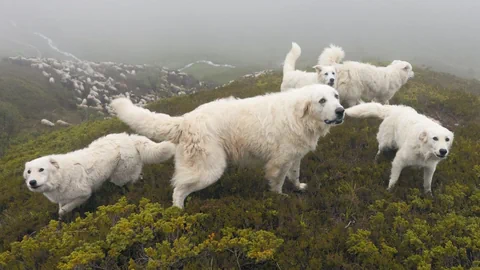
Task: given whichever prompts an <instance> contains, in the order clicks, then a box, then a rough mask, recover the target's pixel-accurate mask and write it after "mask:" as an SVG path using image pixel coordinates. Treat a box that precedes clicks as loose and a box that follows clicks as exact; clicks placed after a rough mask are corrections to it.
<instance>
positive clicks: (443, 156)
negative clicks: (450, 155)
mask: <svg viewBox="0 0 480 270" xmlns="http://www.w3.org/2000/svg"><path fill="white" fill-rule="evenodd" d="M435 155H436V156H437V157H439V158H446V157H447V155H439V154H435Z"/></svg>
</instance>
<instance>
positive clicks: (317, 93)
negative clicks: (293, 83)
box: [294, 84, 345, 125]
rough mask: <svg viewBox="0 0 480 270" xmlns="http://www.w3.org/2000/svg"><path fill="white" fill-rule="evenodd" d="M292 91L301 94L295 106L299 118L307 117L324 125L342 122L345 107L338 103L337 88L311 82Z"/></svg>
mask: <svg viewBox="0 0 480 270" xmlns="http://www.w3.org/2000/svg"><path fill="white" fill-rule="evenodd" d="M294 91H298V94H299V95H301V98H300V99H299V100H298V101H297V104H296V108H295V110H296V113H297V116H299V117H300V118H305V117H309V118H310V119H313V120H315V121H317V122H320V123H322V124H326V125H339V124H341V123H343V118H344V116H345V113H344V112H345V109H344V108H343V107H342V105H341V104H340V100H339V96H338V92H337V90H335V89H334V88H333V87H330V86H328V85H323V84H313V85H308V86H305V87H302V88H299V89H295V90H294Z"/></svg>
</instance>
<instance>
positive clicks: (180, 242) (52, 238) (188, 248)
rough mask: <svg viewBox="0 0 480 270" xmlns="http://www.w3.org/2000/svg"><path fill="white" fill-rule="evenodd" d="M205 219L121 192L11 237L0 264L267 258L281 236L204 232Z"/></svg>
mask: <svg viewBox="0 0 480 270" xmlns="http://www.w3.org/2000/svg"><path fill="white" fill-rule="evenodd" d="M206 219H208V215H206V214H201V213H196V214H186V213H182V211H181V210H180V209H178V208H163V207H162V206H161V205H160V204H158V203H152V202H150V201H148V200H147V199H142V200H141V201H140V203H139V205H138V206H136V205H133V204H128V203H127V200H126V198H125V197H123V198H121V199H120V200H119V201H118V202H117V203H116V204H114V205H109V206H100V207H99V208H98V210H97V211H96V212H95V213H93V214H90V213H87V215H86V217H85V218H77V219H76V220H75V221H73V222H71V223H68V224H64V223H59V222H58V221H53V220H52V221H50V223H49V224H48V225H47V226H46V227H44V228H43V229H41V230H40V231H39V232H38V233H37V234H36V235H35V236H24V237H23V239H22V241H20V242H14V243H12V244H11V251H6V252H4V253H2V254H0V266H2V267H5V268H7V269H11V268H15V269H23V268H26V269H36V268H43V269H54V268H58V269H65V270H68V269H77V268H78V267H79V266H83V267H88V268H92V267H93V268H98V267H101V268H104V269H112V268H115V267H117V264H118V263H122V262H123V263H127V262H128V264H130V265H135V266H137V267H146V268H147V269H158V268H159V267H160V268H168V267H173V266H180V265H188V264H190V263H192V262H194V261H196V260H197V259H206V258H211V257H212V255H213V254H225V257H226V258H229V259H230V261H232V262H233V261H236V264H237V265H238V266H241V265H242V264H246V263H264V262H266V261H270V260H272V259H273V258H274V253H275V251H276V250H277V249H278V247H279V246H280V245H281V244H282V242H283V240H282V239H279V238H277V237H276V236H275V235H274V234H273V233H271V232H267V231H263V230H259V231H254V230H252V229H235V228H225V229H223V230H221V232H220V233H219V235H218V236H216V234H215V233H214V232H213V233H210V234H209V231H208V228H204V227H203V226H202V223H203V222H204V221H205V220H206ZM134 258H135V259H134ZM232 265H235V264H233V263H232Z"/></svg>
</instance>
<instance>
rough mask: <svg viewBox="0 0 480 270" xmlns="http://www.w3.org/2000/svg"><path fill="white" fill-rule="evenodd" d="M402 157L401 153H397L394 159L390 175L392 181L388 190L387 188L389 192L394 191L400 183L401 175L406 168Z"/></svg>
mask: <svg viewBox="0 0 480 270" xmlns="http://www.w3.org/2000/svg"><path fill="white" fill-rule="evenodd" d="M401 156H402V155H401V153H397V155H396V156H395V158H394V159H393V162H392V172H391V173H390V181H389V182H388V188H387V190H388V191H392V189H393V187H394V186H395V184H396V183H397V181H398V178H399V177H400V173H401V172H402V170H403V168H404V167H405V165H404V162H403V160H402V158H401Z"/></svg>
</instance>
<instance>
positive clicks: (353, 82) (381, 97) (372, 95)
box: [318, 45, 414, 106]
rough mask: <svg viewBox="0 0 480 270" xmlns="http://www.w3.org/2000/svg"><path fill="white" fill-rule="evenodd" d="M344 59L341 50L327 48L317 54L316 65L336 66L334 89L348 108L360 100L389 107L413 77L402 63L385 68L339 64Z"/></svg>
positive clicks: (333, 47) (352, 63) (397, 62)
mask: <svg viewBox="0 0 480 270" xmlns="http://www.w3.org/2000/svg"><path fill="white" fill-rule="evenodd" d="M344 57H345V52H344V51H343V49H342V48H340V47H337V46H335V45H330V47H327V48H325V49H324V50H323V52H322V54H320V57H319V58H318V64H319V65H334V66H335V69H336V71H337V79H336V84H335V88H336V89H337V90H338V92H339V93H340V97H341V98H342V101H345V103H346V104H347V105H348V106H354V105H356V104H360V103H363V102H364V101H363V100H366V101H375V102H380V103H383V104H388V103H389V100H390V99H391V98H392V97H393V96H394V95H395V93H396V92H397V91H398V90H399V89H400V88H401V87H402V86H403V85H404V84H405V83H407V81H408V79H410V78H413V76H414V73H413V69H412V65H411V64H410V63H408V62H405V61H400V60H395V61H393V62H392V63H391V64H390V65H388V66H386V67H377V66H374V65H371V64H366V63H360V62H354V61H346V62H343V63H341V61H342V60H343V58H344Z"/></svg>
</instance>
